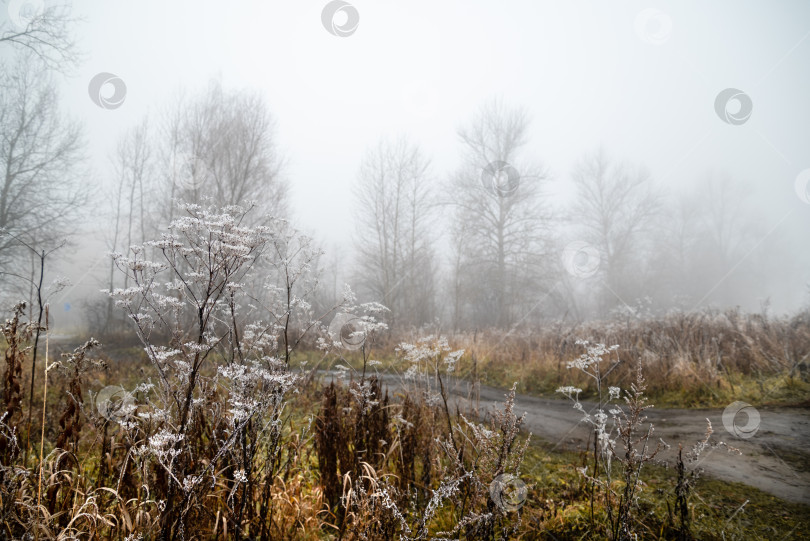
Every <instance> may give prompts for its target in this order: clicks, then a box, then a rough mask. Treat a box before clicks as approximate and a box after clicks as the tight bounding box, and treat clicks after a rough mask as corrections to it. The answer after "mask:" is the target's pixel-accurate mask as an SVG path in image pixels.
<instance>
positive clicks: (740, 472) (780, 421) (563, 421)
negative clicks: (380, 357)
mask: <svg viewBox="0 0 810 541" xmlns="http://www.w3.org/2000/svg"><path fill="white" fill-rule="evenodd" d="M383 381H384V382H385V384H386V385H387V386H388V387H389V388H393V389H396V388H398V387H400V386H401V385H402V382H401V380H400V379H399V377H398V376H390V375H385V376H383ZM448 387H449V388H450V392H451V395H452V397H453V400H454V401H455V402H456V403H457V404H458V406H459V408H462V411H463V410H464V409H466V408H467V406H468V402H467V398H466V397H467V396H468V393H469V384H468V383H467V382H465V381H460V380H459V381H452V382H450V383H449V384H448ZM505 393H506V391H504V390H502V389H495V388H492V387H486V386H482V387H481V389H480V400H479V411H480V412H481V414H482V415H483V414H484V413H485V412H486V411H488V410H489V409H491V408H492V407H493V406H495V405H496V404H502V403H503V401H504V395H505ZM583 406H584V407H585V409H586V411H590V410H591V408H593V404H590V403H588V402H583ZM757 410H758V412H759V415H760V421H759V428H758V430H757V431H756V433H755V434H753V436H751V437H750V438H740V437H737V436H735V435H734V434H731V433H729V432H728V431H726V429H725V428H724V426H723V420H722V415H723V410H720V409H691V410H682V409H661V408H651V409H649V410H647V412H646V413H647V417H648V421H649V422H652V423H653V425H654V427H655V432H654V436H655V437H656V438H661V439H663V440H664V441H665V442H666V443H668V444H669V445H670V449H669V450H668V451H667V452H665V453H664V454H663V458H664V459H666V460H668V461H669V462H670V464H674V458H675V456H676V453H677V449H678V444H679V443H682V444H683V446H684V448H685V449H686V448H689V447H691V445H693V444H694V443H695V442H697V441H698V440H701V439H703V436H704V434H705V431H706V419H707V418H708V419H709V420H710V421H711V423H712V427H713V428H714V436H713V439H714V440H721V441H724V442H726V443H728V444H729V445H731V446H733V447H735V448H737V449H739V450H740V451H741V452H742V454H741V455H738V454H731V453H728V452H727V451H726V450H724V449H723V448H722V447H721V448H717V449H714V450H708V451H706V452H705V453H704V454H703V455H702V459H701V462H700V464H699V466H700V467H701V468H703V470H704V475H709V476H712V477H715V478H718V479H722V480H726V481H738V482H742V483H746V484H748V485H750V486H753V487H756V488H758V489H760V490H762V491H765V492H768V493H770V494H773V495H775V496H778V497H780V498H783V499H785V500H789V501H793V502H801V503H805V504H810V410H808V409H803V408H757ZM523 412H526V420H525V423H524V427H525V428H526V430H527V431H530V432H531V433H532V434H533V435H534V436H533V437H539V438H542V439H544V440H546V441H548V442H551V443H552V444H554V445H555V447H560V448H565V449H577V448H582V447H583V446H584V445H586V444H587V441H588V435H589V429H588V426H587V425H585V424H584V423H581V422H580V419H581V417H582V415H581V414H580V413H579V412H577V411H575V410H574V409H573V407H572V402H570V401H568V400H567V399H564V398H562V399H546V398H537V397H533V396H526V395H517V397H516V399H515V413H516V414H518V415H520V414H522V413H523ZM738 420H740V418H738ZM741 421H742V424H743V425H745V424H746V416H745V415H743V416H742V418H741Z"/></svg>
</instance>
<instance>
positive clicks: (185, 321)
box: [109, 203, 319, 538]
mask: <svg viewBox="0 0 810 541" xmlns="http://www.w3.org/2000/svg"><path fill="white" fill-rule="evenodd" d="M183 209H184V211H185V216H182V217H180V218H178V219H176V220H174V221H173V222H172V223H171V224H170V226H169V232H168V233H165V234H163V235H162V237H161V239H160V240H156V241H151V242H147V243H145V244H143V245H140V246H133V247H132V248H131V249H130V251H129V253H128V254H126V255H125V254H114V255H113V257H114V259H115V264H116V265H117V267H118V268H119V269H120V270H121V271H122V272H124V273H126V275H127V277H128V280H127V281H128V283H130V284H133V285H132V286H131V287H128V288H126V289H115V290H113V291H110V292H109V294H110V295H111V296H112V298H113V299H115V303H116V305H117V306H119V307H121V308H122V309H123V310H124V311H125V312H126V313H127V315H128V316H129V318H130V319H132V321H133V322H134V323H135V329H136V332H137V334H138V337H139V338H140V340H141V342H142V343H143V346H144V349H145V351H146V354H147V356H148V358H149V360H150V361H151V364H152V365H153V367H154V368H155V371H156V373H157V382H156V383H154V385H151V384H150V385H147V386H144V387H142V388H141V389H140V390H141V391H142V392H141V393H140V394H141V395H142V396H143V399H142V402H143V403H141V404H139V405H138V410H137V416H136V417H135V419H134V420H135V422H127V423H124V424H122V428H123V429H124V430H125V432H126V437H127V438H128V439H129V441H130V456H131V458H132V461H133V462H134V465H135V466H134V467H136V469H137V471H138V472H140V475H141V476H142V479H143V480H142V482H143V484H144V486H145V488H147V489H148V491H149V492H150V493H153V494H154V493H160V494H162V495H165V499H164V502H163V504H162V505H163V508H162V509H161V511H162V512H161V525H160V529H161V534H160V535H161V537H163V538H170V537H175V536H182V535H184V531H185V526H186V524H187V522H188V520H189V518H190V517H192V516H195V514H196V515H199V513H200V511H199V510H200V509H201V508H203V507H204V504H205V502H206V501H207V499H208V498H210V497H212V496H214V495H216V494H219V493H220V492H224V496H223V497H224V499H226V500H227V508H228V511H229V516H228V520H229V522H230V524H231V525H232V526H231V527H232V528H236V531H237V532H240V533H241V525H242V524H243V522H244V520H245V518H246V517H247V515H250V517H251V518H253V515H255V513H256V512H257V511H256V505H254V503H255V502H254V499H255V498H258V500H259V509H260V511H258V512H259V513H260V514H261V515H262V516H260V517H258V518H259V519H260V520H254V521H249V522H250V523H251V524H254V525H255V524H264V522H265V518H266V516H267V514H268V513H269V512H270V510H269V509H270V507H271V505H272V501H271V491H270V487H271V486H272V485H273V483H274V482H275V469H276V468H277V467H278V459H279V448H280V446H281V437H282V424H283V419H282V413H283V411H284V405H285V397H286V396H287V395H288V394H289V393H290V392H291V391H293V390H294V389H295V386H296V381H297V375H296V374H295V373H293V372H291V371H290V370H289V368H288V366H289V362H290V357H291V355H292V353H293V351H294V350H295V348H296V346H297V345H298V344H299V343H300V342H301V340H302V339H303V338H304V336H305V335H306V334H307V333H308V332H309V331H310V330H312V329H315V328H317V327H318V318H316V317H314V316H313V314H312V312H311V309H310V304H309V302H308V301H307V298H308V296H309V295H311V293H312V291H313V290H314V288H315V287H316V285H317V276H315V275H314V273H313V267H312V263H313V261H314V260H315V259H316V258H317V256H318V255H319V253H318V252H317V251H316V250H314V249H313V247H312V243H311V241H310V240H309V239H307V238H306V237H304V236H302V235H300V234H299V233H298V232H297V231H295V230H294V229H292V228H291V227H290V226H289V224H287V223H286V222H284V221H282V220H273V219H269V220H267V221H265V222H264V223H265V224H269V225H258V226H246V225H244V224H245V223H247V221H248V220H247V218H246V217H247V216H248V214H249V213H250V212H251V207H238V206H229V207H225V208H218V207H216V206H214V205H211V204H208V203H206V205H196V204H186V205H183ZM126 467H127V461H125V464H124V468H126ZM126 474H127V472H125V471H122V472H121V476H122V477H123V476H125V475H126ZM262 527H264V526H262ZM249 528H250V527H249ZM237 535H239V534H237ZM247 535H252V534H251V532H250V530H248V532H247Z"/></svg>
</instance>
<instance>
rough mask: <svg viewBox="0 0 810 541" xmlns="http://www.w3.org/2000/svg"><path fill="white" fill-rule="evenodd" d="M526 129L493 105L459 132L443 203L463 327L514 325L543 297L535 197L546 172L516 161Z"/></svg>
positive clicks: (541, 228)
mask: <svg viewBox="0 0 810 541" xmlns="http://www.w3.org/2000/svg"><path fill="white" fill-rule="evenodd" d="M528 130H529V117H528V114H527V113H526V111H525V110H524V109H521V108H511V107H508V106H507V105H505V104H504V103H503V102H502V101H500V100H492V101H489V102H487V103H485V104H484V105H483V106H482V107H481V108H480V110H479V111H478V113H477V114H476V116H475V117H474V118H473V119H472V121H471V122H470V123H469V124H468V125H466V126H464V127H462V128H461V129H460V130H459V132H458V135H459V139H460V140H461V143H462V148H463V153H462V165H461V167H460V168H459V170H458V171H457V172H456V173H455V175H454V176H453V177H452V180H451V183H450V194H449V196H448V198H449V200H450V202H451V204H452V205H453V206H454V207H455V213H454V217H453V225H452V230H453V232H454V238H455V239H456V242H455V243H454V244H455V250H456V255H457V256H458V257H456V261H455V264H454V268H455V272H456V273H458V276H456V278H455V279H454V283H455V284H456V285H457V287H456V288H455V289H456V292H455V295H456V300H455V301H454V304H455V305H456V306H459V309H458V311H460V312H465V313H467V314H468V316H467V317H466V318H465V319H466V321H467V323H468V324H473V325H498V326H502V327H505V326H508V325H512V324H515V323H518V322H519V321H521V320H524V319H525V318H526V317H527V316H528V315H529V313H530V312H532V311H533V310H534V309H535V308H536V307H537V302H536V298H537V296H538V295H542V292H541V291H540V290H541V289H542V285H543V284H544V282H545V279H546V277H547V269H546V265H545V256H546V255H547V252H548V250H549V241H550V238H551V232H550V228H549V224H550V217H551V216H550V210H549V207H548V206H547V205H545V204H544V202H543V201H542V198H541V191H542V182H543V180H544V179H545V177H546V175H545V172H544V171H543V169H542V168H541V167H540V166H538V165H536V164H533V163H531V162H530V161H526V162H521V161H520V160H521V159H522V156H521V154H522V153H523V152H524V150H525V147H526V144H527V142H528ZM459 296H460V297H461V299H459Z"/></svg>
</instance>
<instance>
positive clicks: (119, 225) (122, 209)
mask: <svg viewBox="0 0 810 541" xmlns="http://www.w3.org/2000/svg"><path fill="white" fill-rule="evenodd" d="M149 136H150V131H149V122H148V120H147V119H144V120H143V122H142V123H141V124H139V125H137V126H135V127H134V128H131V129H130V130H129V131H127V132H126V133H124V135H123V136H122V137H121V139H120V140H119V141H118V145H117V146H116V149H115V153H114V155H113V157H112V162H113V171H114V175H115V179H114V182H113V185H112V187H111V192H110V201H111V202H112V209H111V211H112V227H111V228H110V229H109V232H108V235H109V236H108V239H107V243H108V247H109V248H110V251H111V252H113V253H117V252H121V251H125V250H126V249H127V248H128V247H129V246H133V245H138V244H142V243H144V242H145V241H146V239H147V235H153V234H154V233H155V232H154V231H153V230H152V229H153V228H152V227H150V226H149V223H150V218H151V216H150V205H151V200H150V198H149V193H150V192H151V188H152V186H151V182H152V177H153V176H154V170H153V168H154V166H155V163H154V149H153V148H152V145H151V144H150V138H149ZM116 275H117V273H116V272H115V262H114V261H112V260H111V261H110V273H109V282H108V288H109V291H112V290H113V289H114V288H115V286H116V284H115V283H114V279H115V276H116ZM128 279H129V276H128V275H123V277H122V280H123V284H122V286H123V287H124V288H127V287H128V286H129V283H128ZM104 301H105V303H106V317H105V318H104V320H103V322H104V326H105V330H106V331H111V330H113V329H112V327H111V326H112V325H114V324H115V323H116V321H115V317H116V312H115V311H114V310H113V300H112V298H111V297H108V298H106V299H104Z"/></svg>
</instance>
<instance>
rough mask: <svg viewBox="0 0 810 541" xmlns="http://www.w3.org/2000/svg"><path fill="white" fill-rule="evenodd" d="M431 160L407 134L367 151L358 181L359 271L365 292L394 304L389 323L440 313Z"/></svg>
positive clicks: (391, 325)
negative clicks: (436, 309) (436, 305)
mask: <svg viewBox="0 0 810 541" xmlns="http://www.w3.org/2000/svg"><path fill="white" fill-rule="evenodd" d="M429 167H430V162H429V160H428V159H427V158H426V157H425V156H424V155H423V153H422V151H421V150H420V149H419V147H418V146H416V145H414V144H412V143H410V142H409V141H408V140H407V139H405V138H404V137H400V138H398V139H396V140H389V139H380V140H379V141H378V143H377V145H376V146H375V147H373V148H371V149H369V150H368V151H367V152H366V155H365V157H364V158H363V162H362V164H361V166H360V173H359V177H358V182H357V184H356V187H355V197H356V201H357V213H356V216H357V218H356V219H357V222H356V225H357V238H356V244H357V251H358V254H359V260H358V263H359V274H360V279H361V283H362V284H363V287H364V288H365V290H366V291H365V292H366V293H367V294H369V295H370V296H372V297H373V298H374V300H376V301H379V302H381V303H382V304H384V305H385V306H386V307H388V308H389V309H390V310H391V312H390V315H389V318H390V320H389V322H388V323H389V328H391V329H394V328H395V327H396V326H397V325H399V324H410V325H418V324H421V323H425V322H426V321H428V320H430V319H431V318H432V317H433V314H434V306H433V303H434V293H435V291H434V277H435V268H434V264H435V257H434V253H433V247H432V242H433V239H434V235H433V232H432V227H431V225H432V215H433V211H434V206H433V205H434V199H435V198H434V195H433V183H432V179H431V178H430V173H429Z"/></svg>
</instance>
